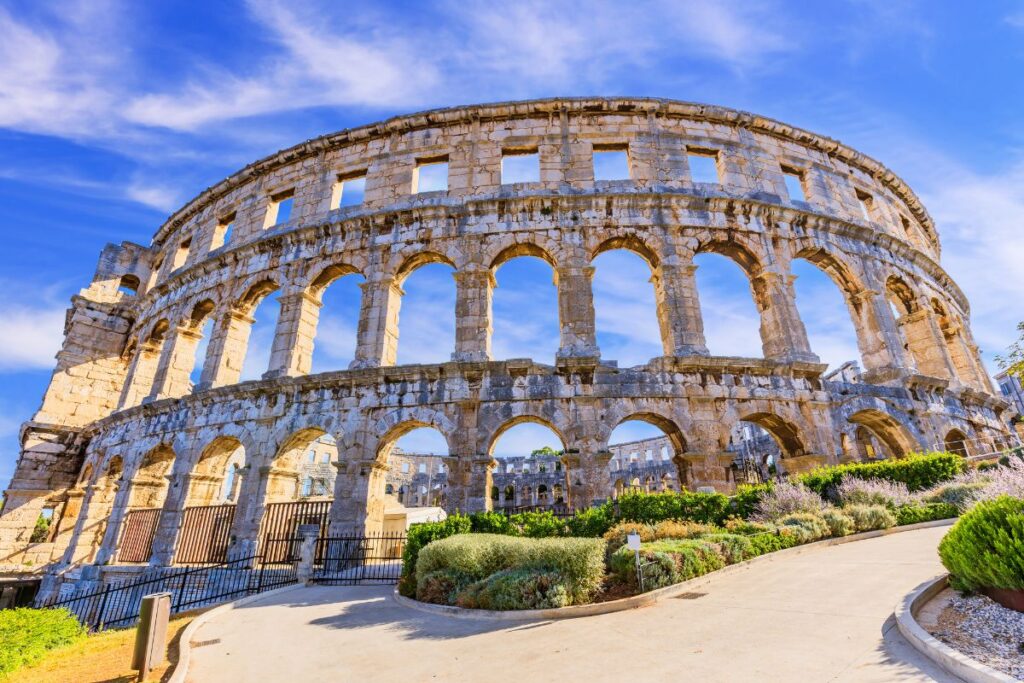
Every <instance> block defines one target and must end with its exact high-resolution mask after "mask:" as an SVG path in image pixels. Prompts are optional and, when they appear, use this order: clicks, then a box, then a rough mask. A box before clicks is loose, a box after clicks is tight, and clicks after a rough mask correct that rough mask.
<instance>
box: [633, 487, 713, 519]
mask: <svg viewBox="0 0 1024 683" xmlns="http://www.w3.org/2000/svg"><path fill="white" fill-rule="evenodd" d="M618 506H619V517H620V518H621V519H623V520H627V521H631V522H647V523H649V524H653V523H655V522H661V521H663V520H666V519H676V520H680V521H690V522H701V523H703V524H721V523H722V522H724V521H725V519H726V517H728V512H729V498H728V497H726V496H724V495H723V494H721V493H693V492H690V491H683V492H681V493H625V494H623V495H621V496H619V499H618Z"/></svg>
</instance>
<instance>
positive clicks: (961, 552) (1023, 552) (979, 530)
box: [939, 496, 1024, 591]
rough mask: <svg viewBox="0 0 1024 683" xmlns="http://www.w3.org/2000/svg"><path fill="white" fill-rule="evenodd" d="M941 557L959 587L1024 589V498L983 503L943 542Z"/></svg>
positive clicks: (962, 518)
mask: <svg viewBox="0 0 1024 683" xmlns="http://www.w3.org/2000/svg"><path fill="white" fill-rule="evenodd" d="M939 557H940V558H941V559H942V564H943V565H944V566H945V567H946V569H947V570H948V571H949V573H950V585H952V586H953V587H954V588H956V589H957V590H961V591H976V590H979V589H982V588H1004V589H1009V590H1021V589H1024V500H1021V499H1020V498H1011V497H1010V496H999V497H998V498H995V499H992V500H987V501H982V502H979V503H978V504H977V505H975V506H974V507H973V508H971V510H970V511H968V512H966V513H964V515H963V516H962V517H961V518H960V519H959V520H958V521H957V523H956V524H954V525H953V528H952V529H950V530H949V533H947V534H946V536H945V537H944V538H943V539H942V542H941V543H939Z"/></svg>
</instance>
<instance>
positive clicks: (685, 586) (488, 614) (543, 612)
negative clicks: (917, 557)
mask: <svg viewBox="0 0 1024 683" xmlns="http://www.w3.org/2000/svg"><path fill="white" fill-rule="evenodd" d="M955 521H956V519H938V520H933V521H931V522H920V523H918V524H907V525H905V526H896V527H892V528H890V529H878V530H876V531H865V532H862V533H859V534H851V535H849V536H840V537H839V538H827V539H825V540H823V541H815V542H814V543H805V544H804V545H798V546H795V547H793V548H786V549H785V550H776V551H775V552H773V553H767V554H765V555H759V556H757V557H754V558H751V559H749V560H745V561H744V562H740V563H737V564H731V565H729V566H727V567H723V568H722V569H719V570H717V571H713V572H709V573H707V574H703V575H701V576H698V577H696V578H693V579H690V580H688V581H683V582H682V583H674V584H672V585H671V586H665V587H664V588H659V589H657V590H653V591H650V592H649V593H643V594H641V595H634V596H631V597H628V598H620V599H618V600H609V601H608V602H597V603H593V604H589V605H571V606H569V607H557V608H552V609H527V610H516V611H497V610H481V609H466V608H464V607H455V606H453V605H435V604H432V603H428V602H420V601H419V600H414V599H412V598H407V597H405V596H404V595H400V594H399V593H398V589H397V588H396V589H395V592H394V599H395V601H396V602H397V603H398V604H400V605H402V606H404V607H410V608H412V609H417V610H420V611H421V612H429V613H431V614H439V615H445V616H449V617H456V618H459V619H490V620H494V621H532V620H537V619H576V618H579V617H590V616H596V615H598V614H610V613H612V612H622V611H624V610H630V609H639V608H641V607H648V606H650V605H653V604H655V603H657V602H660V601H662V600H666V599H668V598H674V597H676V596H678V595H682V594H683V593H688V592H690V591H692V590H693V589H694V588H698V587H700V586H703V585H704V584H706V583H708V582H709V581H711V580H712V579H713V578H717V577H721V576H727V575H729V574H734V573H738V572H741V571H745V570H747V569H749V568H750V567H752V566H753V565H755V564H760V563H761V562H771V561H773V560H776V559H778V558H780V557H791V556H793V555H799V554H801V553H804V552H808V551H810V550H814V549H816V548H824V547H828V546H833V545H842V544H844V543H852V542H854V541H865V540H867V539H869V538H877V537H879V536H888V535H890V534H898V533H901V532H904V531H915V530H917V529H928V528H931V527H937V526H948V525H951V524H953V522H955ZM985 680H991V679H985ZM997 680H1003V679H997ZM1009 680H1012V679H1009Z"/></svg>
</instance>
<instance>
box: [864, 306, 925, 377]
mask: <svg viewBox="0 0 1024 683" xmlns="http://www.w3.org/2000/svg"><path fill="white" fill-rule="evenodd" d="M849 305H850V308H851V310H852V313H853V318H854V327H855V328H856V331H857V345H858V346H859V347H860V354H861V358H862V359H863V361H864V370H865V372H864V379H865V380H866V381H868V382H874V383H882V382H886V381H889V380H893V379H896V378H898V377H901V376H903V375H904V374H906V372H907V371H908V370H909V368H910V367H911V366H912V365H913V363H912V362H911V360H910V358H909V356H908V355H907V350H906V349H904V348H903V338H902V337H901V336H900V333H899V328H897V326H896V319H895V318H894V317H893V315H892V309H891V308H889V301H888V299H886V298H885V296H884V295H883V294H881V293H880V292H878V291H875V290H872V289H862V290H861V291H859V292H856V293H855V294H851V295H850V300H849Z"/></svg>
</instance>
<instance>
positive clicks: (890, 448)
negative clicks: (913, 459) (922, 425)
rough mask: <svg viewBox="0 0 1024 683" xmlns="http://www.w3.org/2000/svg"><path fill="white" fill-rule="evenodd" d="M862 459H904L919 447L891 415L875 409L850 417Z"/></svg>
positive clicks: (859, 412) (907, 431)
mask: <svg viewBox="0 0 1024 683" xmlns="http://www.w3.org/2000/svg"><path fill="white" fill-rule="evenodd" d="M849 421H850V423H851V424H854V425H856V429H855V430H854V440H855V441H856V444H857V450H858V455H859V456H860V457H861V459H879V458H902V457H904V456H906V455H907V454H908V453H910V452H911V451H913V450H915V449H916V448H918V447H919V445H918V444H917V442H916V440H915V439H914V437H913V436H912V435H911V434H910V432H909V430H908V429H907V428H906V427H904V426H903V425H902V424H901V423H900V422H899V421H897V420H896V419H895V418H894V417H892V416H891V415H889V414H887V413H884V412H882V411H881V410H876V409H873V408H869V409H865V410H861V411H858V412H856V413H854V414H853V415H851V416H850V417H849Z"/></svg>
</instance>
